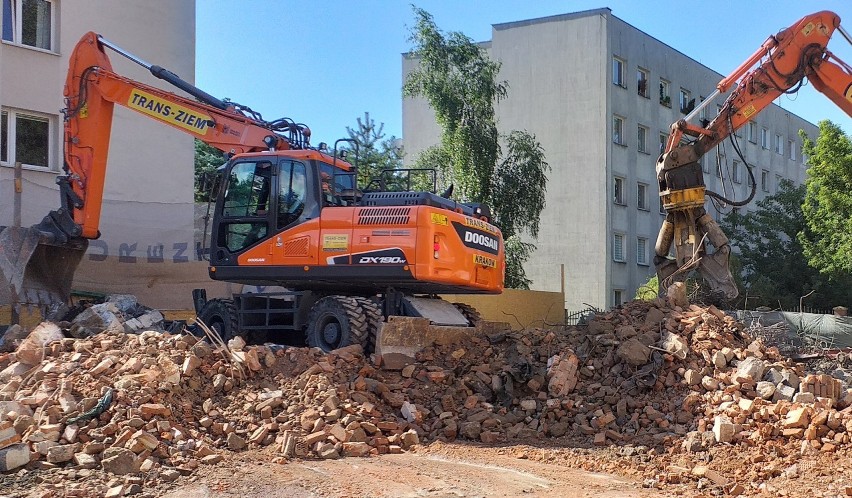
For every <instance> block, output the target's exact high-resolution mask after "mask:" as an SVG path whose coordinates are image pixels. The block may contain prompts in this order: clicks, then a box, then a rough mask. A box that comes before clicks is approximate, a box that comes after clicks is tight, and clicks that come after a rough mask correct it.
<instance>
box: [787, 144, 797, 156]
mask: <svg viewBox="0 0 852 498" xmlns="http://www.w3.org/2000/svg"><path fill="white" fill-rule="evenodd" d="M787 150H788V151H789V153H790V160H791V161H795V160H796V142H794V141H792V140H787Z"/></svg>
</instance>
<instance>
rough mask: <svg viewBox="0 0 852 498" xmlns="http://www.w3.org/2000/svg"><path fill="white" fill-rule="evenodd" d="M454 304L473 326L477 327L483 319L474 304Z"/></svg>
mask: <svg viewBox="0 0 852 498" xmlns="http://www.w3.org/2000/svg"><path fill="white" fill-rule="evenodd" d="M453 306H455V307H456V309H457V310H459V311H460V312H461V314H462V315H464V317H465V318H467V321H468V322H470V326H471V327H476V326H477V325H479V322H481V321H482V315H480V314H479V312H478V311H476V308H474V307H473V306H471V305H469V304H465V303H453Z"/></svg>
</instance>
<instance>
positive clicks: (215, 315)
mask: <svg viewBox="0 0 852 498" xmlns="http://www.w3.org/2000/svg"><path fill="white" fill-rule="evenodd" d="M198 319H199V320H201V321H202V322H204V324H205V325H207V326H208V327H210V328H211V329H213V330H215V331H216V332H218V333H219V336H220V337H221V338H222V340H223V341H225V343H227V342H228V341H230V340H231V339H233V338H234V337H236V336H237V335H239V334H238V327H237V307H236V306H235V305H234V301H232V300H230V299H211V300H209V301H207V303H205V304H204V307H203V308H201V312H200V313H199V314H198Z"/></svg>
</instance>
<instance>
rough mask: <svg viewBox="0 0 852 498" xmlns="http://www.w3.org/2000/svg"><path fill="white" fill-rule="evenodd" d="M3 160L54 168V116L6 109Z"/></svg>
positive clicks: (1, 146)
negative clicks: (51, 164)
mask: <svg viewBox="0 0 852 498" xmlns="http://www.w3.org/2000/svg"><path fill="white" fill-rule="evenodd" d="M0 121H1V122H2V123H0V124H2V126H0V128H2V135H3V139H2V144H0V161H2V162H3V163H7V164H10V163H15V162H20V163H21V164H23V165H25V166H29V167H34V168H45V169H47V168H50V157H51V152H52V145H53V144H52V141H51V137H52V136H53V132H52V130H53V127H54V123H53V119H52V118H50V117H48V116H40V115H37V114H30V113H28V112H23V111H13V110H3V112H2V117H0Z"/></svg>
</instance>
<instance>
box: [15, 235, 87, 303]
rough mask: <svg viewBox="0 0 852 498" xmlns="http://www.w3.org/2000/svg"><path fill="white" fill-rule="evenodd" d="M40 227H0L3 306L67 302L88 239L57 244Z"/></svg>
mask: <svg viewBox="0 0 852 498" xmlns="http://www.w3.org/2000/svg"><path fill="white" fill-rule="evenodd" d="M51 239H52V237H51V236H50V235H49V234H48V233H45V232H43V231H41V230H39V229H37V228H19V227H0V305H27V306H39V307H51V306H55V305H57V304H61V303H67V302H68V300H69V298H70V296H71V281H72V280H73V278H74V272H75V271H76V270H77V266H78V265H79V264H80V260H81V259H82V258H83V254H84V253H85V252H86V247H87V245H88V244H87V242H86V241H85V240H82V239H81V240H74V241H73V242H71V243H68V244H56V243H54V242H53V241H52V240H51Z"/></svg>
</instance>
